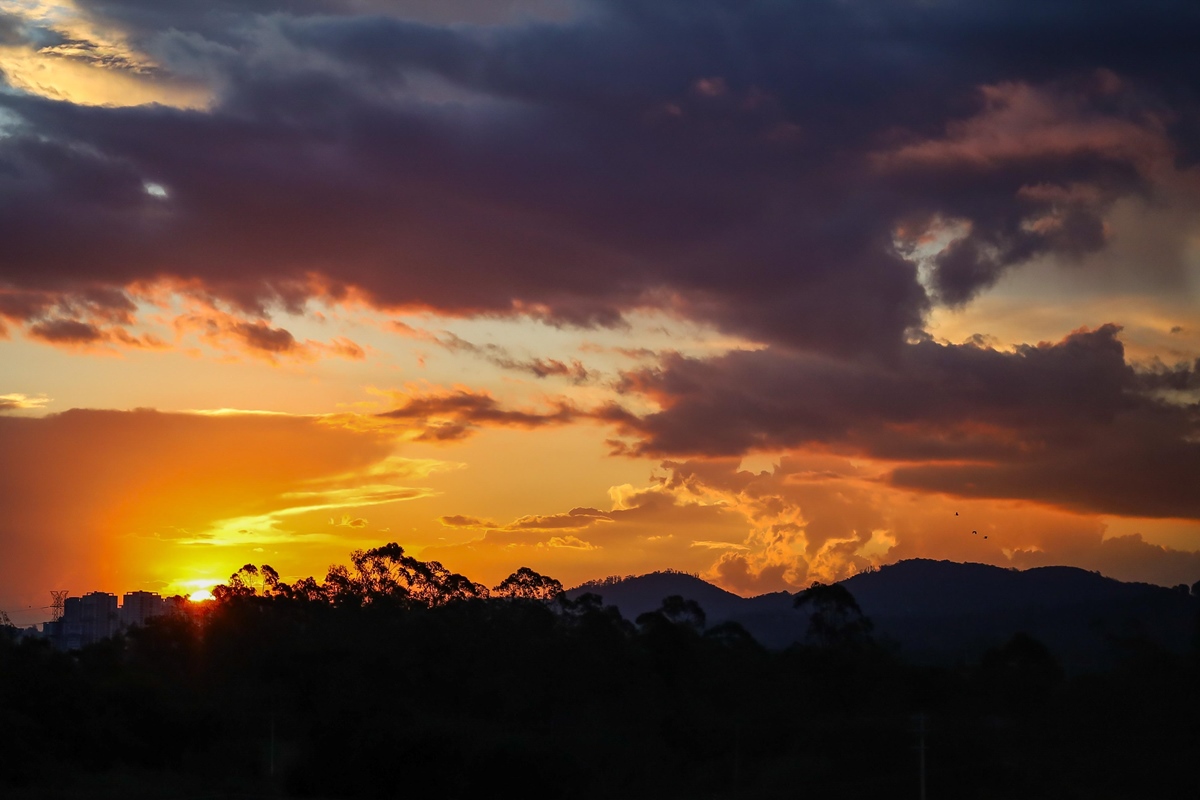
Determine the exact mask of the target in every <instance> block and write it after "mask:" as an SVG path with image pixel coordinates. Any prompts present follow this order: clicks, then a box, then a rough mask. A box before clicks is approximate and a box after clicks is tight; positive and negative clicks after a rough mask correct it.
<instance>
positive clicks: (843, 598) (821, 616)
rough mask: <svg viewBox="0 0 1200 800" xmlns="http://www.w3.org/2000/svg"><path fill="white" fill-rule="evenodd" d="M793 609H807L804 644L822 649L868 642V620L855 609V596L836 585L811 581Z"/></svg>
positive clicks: (869, 634) (869, 633)
mask: <svg viewBox="0 0 1200 800" xmlns="http://www.w3.org/2000/svg"><path fill="white" fill-rule="evenodd" d="M793 607H794V608H796V609H810V613H809V617H808V631H807V633H806V636H805V638H806V639H807V641H809V642H811V643H813V644H817V645H820V646H822V647H834V646H843V645H856V644H865V643H866V642H868V641H870V638H871V629H872V628H873V627H874V626H873V625H872V624H871V620H870V619H868V618H867V617H866V615H865V614H863V612H862V609H861V608H859V607H858V602H857V601H856V600H855V599H854V595H852V594H850V591H849V590H848V589H846V587H844V586H842V585H841V584H838V583H833V584H828V585H827V584H824V583H820V582H818V581H814V582H813V584H812V585H811V586H809V587H808V588H807V589H805V590H804V591H802V592H800V594H798V595H796V599H795V600H794V601H793Z"/></svg>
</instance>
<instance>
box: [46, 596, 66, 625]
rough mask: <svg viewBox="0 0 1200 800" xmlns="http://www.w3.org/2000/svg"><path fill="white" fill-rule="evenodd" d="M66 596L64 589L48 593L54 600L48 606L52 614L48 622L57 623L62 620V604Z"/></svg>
mask: <svg viewBox="0 0 1200 800" xmlns="http://www.w3.org/2000/svg"><path fill="white" fill-rule="evenodd" d="M68 594H69V592H68V591H67V590H66V589H60V590H58V591H54V590H51V591H50V596H51V597H53V598H54V603H53V604H51V606H50V608H51V609H52V612H51V615H50V620H51V621H52V622H58V621H59V620H60V619H62V618H63V604H64V603H65V602H66V601H67V595H68Z"/></svg>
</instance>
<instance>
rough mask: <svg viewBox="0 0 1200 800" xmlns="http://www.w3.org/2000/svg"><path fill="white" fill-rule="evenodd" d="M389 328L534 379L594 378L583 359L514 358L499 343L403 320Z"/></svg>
mask: <svg viewBox="0 0 1200 800" xmlns="http://www.w3.org/2000/svg"><path fill="white" fill-rule="evenodd" d="M393 328H394V329H395V330H397V331H399V332H401V333H404V334H405V335H409V336H414V337H416V338H420V339H424V340H426V341H430V342H433V343H434V344H436V345H438V346H439V347H444V348H445V349H446V350H449V351H450V352H451V353H470V354H471V355H475V356H479V357H480V358H483V359H486V360H487V361H489V362H491V363H492V364H495V365H496V366H498V367H500V368H501V369H508V370H513V371H515V372H524V373H527V374H529V375H532V376H534V377H535V378H550V377H563V378H568V379H569V380H570V381H571V382H572V383H575V384H584V383H589V382H591V381H593V380H595V379H596V375H595V373H593V372H592V371H591V370H589V369H588V368H587V367H585V366H584V365H583V362H581V361H579V360H578V359H571V360H570V363H568V362H566V361H560V360H559V359H557V358H539V357H532V358H518V357H516V356H514V355H513V354H512V353H511V352H510V351H509V350H508V349H507V348H505V347H501V346H500V345H497V344H492V343H490V342H488V343H485V344H475V343H474V342H469V341H467V340H466V339H463V338H462V337H461V336H457V335H455V334H453V333H450V332H449V331H443V332H441V333H440V334H436V335H435V334H432V333H429V332H427V331H418V330H417V329H415V328H413V327H412V326H410V325H407V324H404V323H393Z"/></svg>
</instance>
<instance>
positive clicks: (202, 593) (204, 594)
mask: <svg viewBox="0 0 1200 800" xmlns="http://www.w3.org/2000/svg"><path fill="white" fill-rule="evenodd" d="M212 599H214V598H213V593H212V592H210V591H209V590H208V589H199V590H197V591H195V592H192V593H191V594H189V595H188V600H191V601H192V602H193V603H204V602H207V601H209V600H212Z"/></svg>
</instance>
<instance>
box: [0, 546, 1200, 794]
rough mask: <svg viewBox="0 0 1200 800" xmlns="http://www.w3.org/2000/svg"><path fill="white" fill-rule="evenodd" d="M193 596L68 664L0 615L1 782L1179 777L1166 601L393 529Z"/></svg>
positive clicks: (786, 786) (1190, 611)
mask: <svg viewBox="0 0 1200 800" xmlns="http://www.w3.org/2000/svg"><path fill="white" fill-rule="evenodd" d="M601 594H602V595H603V597H602V598H601V597H598V595H601ZM213 595H214V597H215V598H216V599H215V601H214V602H210V603H184V604H180V605H178V606H177V607H176V608H173V609H171V610H170V611H169V613H157V612H159V611H161V610H163V609H162V608H161V607H160V606H158V605H157V604H156V603H155V602H153V598H149V599H147V598H141V599H140V600H137V601H135V602H134V603H132V604H130V613H133V609H134V608H135V607H138V606H139V604H140V605H141V607H142V608H143V610H145V611H148V612H154V613H149V614H147V615H144V618H143V619H142V621H141V624H136V625H131V626H129V627H128V628H125V629H123V630H118V631H115V635H113V636H110V637H107V638H101V639H100V641H97V642H95V643H93V644H90V645H86V646H82V647H80V648H79V649H72V650H70V652H62V651H60V650H58V649H56V648H55V647H54V646H52V645H51V643H50V642H49V641H47V640H46V639H45V638H40V637H29V636H27V637H23V638H19V637H18V636H17V631H16V629H15V628H11V627H4V626H0V721H3V724H0V753H3V754H4V756H5V758H4V765H3V767H2V768H0V797H3V798H4V800H43V798H47V797H73V798H74V797H87V798H89V800H91V799H92V798H113V800H116V798H120V799H121V800H139V798H145V800H150V799H151V798H155V799H156V800H157V798H163V797H307V798H318V799H331V798H391V797H401V796H403V797H408V796H415V797H422V796H431V797H434V796H436V797H439V798H446V799H447V800H457V799H458V798H462V799H463V800H470V799H471V798H479V797H511V796H517V795H524V794H536V795H537V797H538V798H539V800H551V799H556V798H563V800H609V799H610V798H616V797H619V798H623V800H640V799H641V798H646V800H650V798H654V800H661V799H663V798H679V799H680V800H685V799H690V798H700V797H703V798H718V799H722V800H733V799H734V798H736V799H737V800H757V799H759V798H761V800H775V798H780V797H791V796H797V795H802V796H804V797H811V798H824V797H837V798H849V799H850V800H853V799H854V798H864V799H865V798H872V799H874V798H880V797H913V796H919V795H918V791H917V790H918V781H919V780H920V778H919V772H918V770H919V769H924V770H925V772H926V773H927V774H926V775H925V778H927V786H928V789H929V796H930V797H969V798H990V797H1030V798H1040V797H1087V798H1089V799H1090V800H1106V798H1113V800H1117V799H1118V798H1119V799H1120V800H1127V799H1128V798H1136V797H1155V798H1157V797H1164V798H1174V797H1181V798H1182V797H1195V796H1196V790H1197V789H1198V788H1200V778H1198V777H1197V773H1196V769H1195V764H1196V760H1195V759H1196V753H1197V752H1200V725H1197V723H1196V721H1197V720H1200V648H1197V647H1196V644H1197V642H1196V640H1195V639H1194V638H1192V637H1193V635H1194V633H1195V622H1196V618H1197V609H1198V608H1200V600H1198V599H1197V598H1196V597H1195V596H1193V595H1192V594H1191V592H1190V591H1189V590H1187V589H1186V588H1184V589H1182V590H1180V589H1164V588H1162V587H1155V586H1146V585H1142V584H1123V583H1120V582H1118V581H1113V580H1109V579H1106V578H1103V577H1101V576H1098V575H1095V574H1092V573H1088V572H1084V571H1082V570H1077V569H1068V568H1049V569H1035V570H1027V571H1025V572H1016V571H1010V570H1004V569H998V568H996V567H990V566H984V565H979V564H954V563H950V562H935V561H920V560H918V561H905V562H901V563H899V564H896V565H893V566H891V567H887V568H884V569H881V570H879V571H877V572H873V573H871V574H864V575H859V576H856V577H854V578H851V579H849V580H846V581H843V582H842V583H840V584H834V585H832V586H823V585H820V584H814V585H813V586H811V587H809V588H808V589H805V590H804V591H801V592H799V593H797V594H794V595H793V594H790V593H787V592H779V593H776V594H768V595H762V596H760V597H753V598H742V597H738V596H737V595H733V594H730V593H729V592H726V591H724V590H723V589H720V588H718V587H716V586H712V585H710V584H708V583H706V582H704V581H702V580H700V579H699V578H698V577H696V576H695V575H689V574H687V573H681V572H674V571H666V572H658V573H652V574H650V575H642V576H637V577H628V578H620V579H609V580H605V581H598V582H593V583H589V584H585V585H584V586H580V587H576V588H574V589H572V590H570V591H567V592H564V591H563V587H562V585H561V584H560V583H559V582H558V581H556V580H554V579H553V578H550V577H547V576H544V575H540V574H538V573H537V572H535V571H533V570H532V569H528V568H522V569H519V570H517V571H516V572H514V573H513V574H512V575H510V576H508V577H507V578H506V579H505V580H504V581H502V582H501V583H500V584H499V585H497V586H495V587H493V588H491V589H489V588H487V587H485V586H483V585H481V584H478V583H475V582H473V581H471V580H469V579H468V578H466V577H464V576H462V575H459V574H456V573H453V572H451V571H450V570H448V569H446V568H445V567H444V566H443V565H441V564H439V563H437V562H434V561H429V562H424V561H420V560H417V559H414V558H412V557H411V556H408V555H407V554H406V553H405V552H404V549H403V548H402V547H400V546H399V545H398V544H394V543H393V544H388V545H385V546H382V547H378V548H373V549H371V550H365V551H363V550H359V551H355V552H354V553H352V554H351V557H350V563H349V564H346V565H334V566H332V567H330V568H329V571H328V572H327V574H326V575H325V577H324V579H323V580H317V579H315V578H312V577H309V578H304V579H301V580H298V581H295V582H293V583H288V582H286V581H283V580H281V579H280V576H279V575H278V574H277V573H276V572H275V570H273V569H272V568H271V567H269V566H265V565H263V566H254V565H251V564H247V565H246V566H244V567H242V568H241V569H240V570H238V572H237V573H235V574H234V575H232V576H231V577H230V580H229V582H228V583H227V584H225V585H223V586H219V587H217V588H216V589H215V590H214V591H213ZM114 601H115V598H113V597H112V596H99V597H94V598H93V599H92V600H89V601H87V603H88V604H90V606H94V607H95V608H93V611H97V613H98V614H100V616H99V617H96V616H95V615H94V614H93V615H92V618H99V619H104V620H107V621H108V622H111V621H112V616H111V615H112V613H113V608H114V605H113V603H114ZM75 606H76V604H74V603H73V604H72V605H71V611H70V613H71V614H72V615H74V613H75V610H76V609H75ZM78 606H79V608H78V611H79V612H80V614H82V613H83V611H84V606H85V602H84V599H82V598H81V599H80V600H79V603H78ZM89 613H90V612H89ZM72 618H73V617H72ZM81 619H82V617H81ZM764 645H766V646H764ZM1064 667H1066V669H1064ZM918 748H919V751H920V752H921V753H922V754H924V755H927V758H924V757H923V758H922V759H921V762H920V764H921V765H922V766H921V767H919V766H918V759H917V751H918ZM1118 752H1119V753H1120V757H1116V754H1117V753H1118ZM920 785H922V786H924V785H926V781H924V780H922V781H921V783H920Z"/></svg>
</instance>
